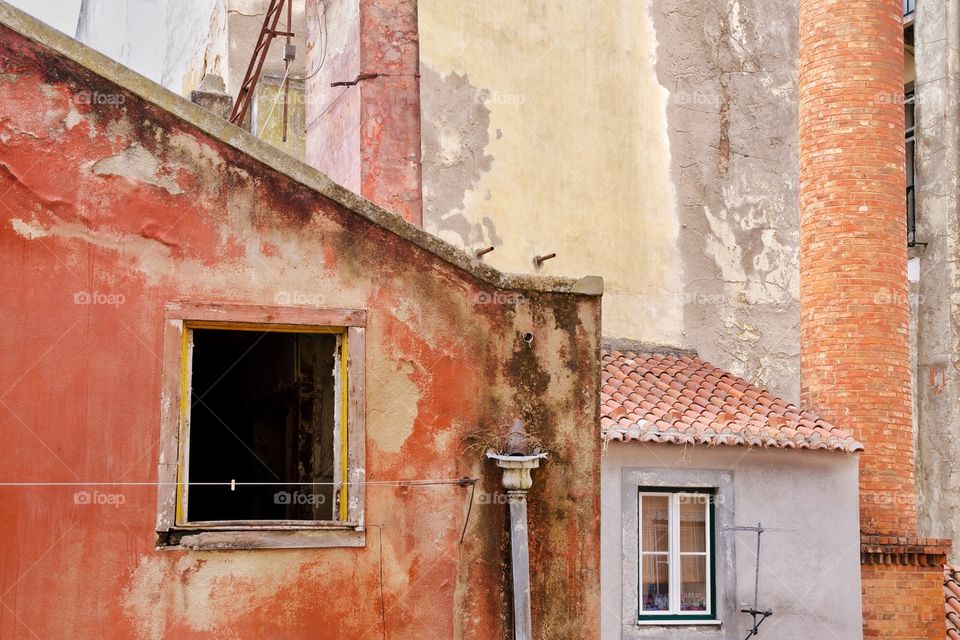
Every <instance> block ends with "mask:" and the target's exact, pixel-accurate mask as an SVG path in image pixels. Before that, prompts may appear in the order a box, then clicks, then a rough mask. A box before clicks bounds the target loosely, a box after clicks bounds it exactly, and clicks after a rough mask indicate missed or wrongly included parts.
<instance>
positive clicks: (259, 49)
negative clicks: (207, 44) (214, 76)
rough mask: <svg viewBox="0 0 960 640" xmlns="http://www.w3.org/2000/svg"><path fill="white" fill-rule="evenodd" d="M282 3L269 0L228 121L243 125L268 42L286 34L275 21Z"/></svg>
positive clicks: (277, 20) (265, 57)
mask: <svg viewBox="0 0 960 640" xmlns="http://www.w3.org/2000/svg"><path fill="white" fill-rule="evenodd" d="M290 1H291V2H292V1H293V0H290ZM283 3H284V0H270V7H269V8H268V9H267V13H266V15H265V16H264V17H263V26H262V27H261V28H260V37H259V38H258V39H257V45H256V46H255V47H254V48H253V55H252V56H251V57H250V64H249V65H247V72H246V74H244V76H243V82H242V83H241V84H240V91H239V92H238V93H237V102H236V103H235V104H234V105H233V111H232V112H231V113H230V122H232V123H233V124H235V125H237V126H238V127H241V126H243V119H244V118H245V117H246V115H247V109H249V108H250V102H251V101H252V98H253V90H254V88H255V87H256V86H257V80H259V79H260V71H261V70H262V69H263V63H264V61H266V59H267V52H268V51H269V50H270V43H271V42H272V41H273V39H274V38H275V37H276V36H277V35H281V34H286V32H278V31H277V22H279V21H280V14H281V13H282V12H283Z"/></svg>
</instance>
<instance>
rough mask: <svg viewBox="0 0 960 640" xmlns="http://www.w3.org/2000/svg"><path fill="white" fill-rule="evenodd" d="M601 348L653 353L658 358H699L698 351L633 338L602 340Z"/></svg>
mask: <svg viewBox="0 0 960 640" xmlns="http://www.w3.org/2000/svg"><path fill="white" fill-rule="evenodd" d="M600 346H601V348H603V349H608V350H612V351H619V352H621V353H623V352H624V351H631V352H633V353H651V354H654V355H658V356H677V357H683V356H687V357H690V358H696V357H698V354H697V351H696V349H687V348H684V347H675V346H671V345H663V344H655V343H652V342H643V341H641V340H633V339H631V338H607V337H603V338H601V339H600Z"/></svg>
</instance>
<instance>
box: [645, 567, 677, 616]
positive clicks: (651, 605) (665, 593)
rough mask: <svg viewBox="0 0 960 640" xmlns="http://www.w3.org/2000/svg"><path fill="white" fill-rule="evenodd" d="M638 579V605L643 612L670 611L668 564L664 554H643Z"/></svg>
mask: <svg viewBox="0 0 960 640" xmlns="http://www.w3.org/2000/svg"><path fill="white" fill-rule="evenodd" d="M642 574H643V575H642V576H641V578H640V604H641V606H642V607H643V610H644V611H668V610H669V609H670V562H669V560H668V559H667V555H666V554H645V555H644V556H643V569H642Z"/></svg>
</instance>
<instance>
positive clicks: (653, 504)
mask: <svg viewBox="0 0 960 640" xmlns="http://www.w3.org/2000/svg"><path fill="white" fill-rule="evenodd" d="M640 505H641V510H642V512H643V513H641V514H640V538H641V540H642V542H643V551H666V550H667V549H668V545H669V540H670V527H669V525H668V522H669V516H670V497H669V496H643V497H642V498H641V500H640Z"/></svg>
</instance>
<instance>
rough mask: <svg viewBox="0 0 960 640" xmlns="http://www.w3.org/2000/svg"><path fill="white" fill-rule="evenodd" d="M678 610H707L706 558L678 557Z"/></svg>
mask: <svg viewBox="0 0 960 640" xmlns="http://www.w3.org/2000/svg"><path fill="white" fill-rule="evenodd" d="M680 610H681V611H706V610H707V557H706V556H680Z"/></svg>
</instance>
